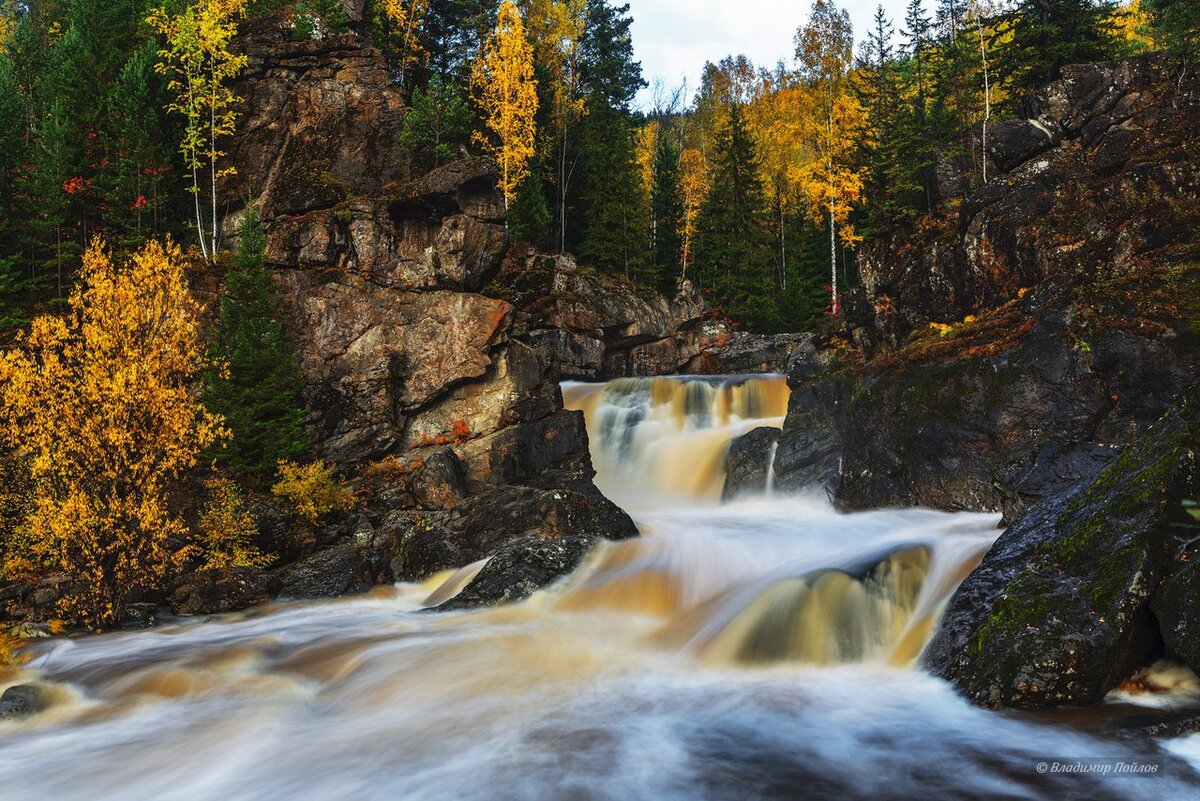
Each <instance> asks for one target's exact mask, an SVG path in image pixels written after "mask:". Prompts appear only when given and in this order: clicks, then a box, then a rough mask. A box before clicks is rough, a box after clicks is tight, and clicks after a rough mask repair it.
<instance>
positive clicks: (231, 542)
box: [200, 476, 274, 570]
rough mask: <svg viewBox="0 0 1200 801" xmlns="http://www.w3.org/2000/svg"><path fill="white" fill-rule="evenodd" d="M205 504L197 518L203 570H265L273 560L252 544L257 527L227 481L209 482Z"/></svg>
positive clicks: (239, 494) (237, 491) (238, 491)
mask: <svg viewBox="0 0 1200 801" xmlns="http://www.w3.org/2000/svg"><path fill="white" fill-rule="evenodd" d="M204 486H205V487H206V488H207V489H208V504H207V506H205V508H204V513H203V514H202V515H201V516H200V534H201V536H202V538H203V539H202V545H201V547H202V549H203V551H204V557H205V561H204V565H203V569H204V570H212V569H215V568H222V567H266V566H267V565H269V564H270V563H271V562H272V561H273V559H274V557H273V556H271V555H269V554H265V553H263V552H262V551H261V550H259V548H258V547H257V546H256V545H255V544H254V540H255V538H257V537H258V524H257V523H256V522H255V520H254V516H253V515H251V514H250V511H249V510H248V509H247V508H246V498H245V496H244V495H243V494H242V491H241V489H240V488H239V487H238V485H237V484H235V483H233V482H232V481H230V480H229V479H227V478H223V477H219V476H218V477H216V478H210V479H209V480H208V481H206V482H205V484H204Z"/></svg>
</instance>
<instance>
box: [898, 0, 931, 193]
mask: <svg viewBox="0 0 1200 801" xmlns="http://www.w3.org/2000/svg"><path fill="white" fill-rule="evenodd" d="M932 30H933V25H932V23H931V22H930V20H929V17H927V16H926V15H925V8H924V5H923V0H911V1H910V2H909V4H908V9H907V10H906V12H905V15H904V31H903V32H902V33H903V35H904V36H905V37H906V38H907V40H908V41H907V44H906V46H905V55H907V57H908V60H909V64H910V66H911V74H910V76H909V78H908V80H907V86H906V91H905V96H906V97H907V98H908V101H907V103H906V106H907V108H906V109H905V110H904V112H903V113H902V114H901V115H900V116H899V118H898V119H897V126H898V130H897V131H896V146H897V149H898V154H897V163H896V167H895V170H894V175H895V180H896V184H897V187H896V190H897V192H898V193H900V194H901V195H905V196H907V197H908V198H909V205H910V207H911V208H913V209H915V210H917V211H929V210H930V209H932V208H933V198H934V194H935V192H936V179H935V176H934V165H935V160H934V154H933V145H934V142H935V140H937V139H938V138H939V137H937V136H936V135H935V133H934V130H933V120H932V119H931V118H930V103H929V90H930V84H929V80H930V73H929V51H930V48H931V46H932V41H931V38H930V36H931V32H932Z"/></svg>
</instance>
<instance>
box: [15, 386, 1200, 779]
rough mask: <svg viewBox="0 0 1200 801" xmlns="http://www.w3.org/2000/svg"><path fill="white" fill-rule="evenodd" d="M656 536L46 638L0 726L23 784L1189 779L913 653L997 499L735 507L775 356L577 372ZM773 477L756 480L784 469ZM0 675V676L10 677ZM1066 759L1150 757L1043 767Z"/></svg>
mask: <svg viewBox="0 0 1200 801" xmlns="http://www.w3.org/2000/svg"><path fill="white" fill-rule="evenodd" d="M564 389H565V396H566V400H567V403H568V405H570V406H572V407H573V408H580V409H583V410H584V412H585V414H586V416H587V420H588V427H589V432H590V434H591V438H592V449H593V453H594V457H595V461H596V465H597V468H598V470H599V477H598V483H599V484H600V486H601V487H602V488H603V489H604V490H605V491H606V492H608V493H610V494H611V495H612V497H614V498H616V499H618V500H619V501H620V502H621V503H623V504H625V505H626V506H627V508H629V509H630V510H631V513H632V514H633V515H634V518H635V520H636V521H637V523H638V525H639V528H640V529H641V530H642V532H643V534H644V535H645V536H643V537H641V538H639V539H636V540H629V541H625V542H620V543H611V544H606V545H604V546H602V547H600V548H599V549H597V551H596V552H594V553H593V554H592V555H591V556H590V557H589V559H588V560H587V561H586V563H585V564H584V565H583V566H581V568H580V569H579V570H578V571H576V573H575V575H573V576H571V577H569V578H568V579H566V580H564V581H563V582H561V583H560V584H559V585H558V586H556V587H552V588H550V589H548V590H546V591H543V592H541V593H537V594H535V595H534V596H533V597H532V598H530V599H529V600H528V601H526V602H524V603H521V604H516V605H513V606H508V607H503V608H498V609H491V610H480V611H474V612H455V613H446V614H428V613H422V612H420V611H419V610H421V609H422V608H424V607H427V606H430V605H434V604H436V603H440V602H442V601H444V600H446V599H447V598H449V597H452V596H453V595H454V594H455V593H456V592H458V591H460V590H461V589H462V587H463V586H465V585H466V584H468V583H469V582H470V581H471V579H472V578H473V577H474V576H475V575H476V574H477V573H478V571H479V570H480V569H481V568H482V566H483V565H482V563H476V564H473V565H467V566H464V567H463V568H462V569H460V570H457V571H448V572H447V573H446V574H443V575H440V576H435V577H433V578H431V579H430V580H429V581H428V582H426V583H425V584H423V585H399V586H397V587H394V588H393V587H384V588H379V589H377V590H376V591H375V592H373V593H371V594H370V595H368V596H364V597H359V598H351V599H340V600H334V601H327V602H319V603H315V602H314V603H280V604H275V605H271V606H268V607H265V608H262V609H258V610H254V611H252V612H249V613H246V614H241V615H227V616H223V617H220V618H216V619H212V620H207V621H202V620H183V621H180V622H178V623H177V624H175V625H170V626H165V627H160V628H158V629H154V630H150V631H144V632H131V633H117V634H110V635H105V636H99V637H87V638H81V639H78V640H56V641H52V642H49V643H47V644H45V645H43V646H41V647H40V648H38V649H37V657H36V659H35V660H34V661H33V663H32V664H31V665H30V666H29V667H28V670H27V671H26V674H25V675H24V676H22V677H19V680H22V681H35V682H39V683H41V684H42V685H43V686H44V687H47V688H49V690H50V693H51V697H52V701H53V703H52V704H51V706H50V707H49V709H47V710H46V711H44V712H42V713H40V714H38V715H36V716H34V717H33V718H30V719H28V720H25V721H19V722H7V723H5V722H0V787H3V788H4V796H3V797H4V798H5V799H6V801H8V799H19V800H23V799H46V798H54V799H89V800H90V799H108V798H114V799H115V798H120V799H133V798H154V799H156V800H157V799H188V801H192V800H193V799H210V798H211V799H242V798H261V799H279V798H287V799H289V800H290V799H314V800H315V799H329V798H347V799H368V800H369V799H381V800H382V799H388V800H389V801H390V800H391V799H398V798H416V797H419V798H434V799H442V798H446V799H450V798H455V799H458V798H488V799H490V798H506V799H507V798H528V799H541V798H562V797H571V798H586V799H608V798H612V799H627V798H648V799H649V798H653V799H662V798H670V799H675V798H678V799H691V798H721V799H724V798H738V799H740V798H781V799H782V798H796V797H807V798H829V799H871V801H878V799H889V798H902V799H907V798H914V797H920V798H931V799H941V798H973V799H992V798H996V799H1019V798H1055V799H1057V798H1066V797H1079V798H1083V797H1086V798H1089V799H1128V798H1146V799H1150V798H1153V799H1156V801H1157V799H1161V798H1185V797H1196V794H1197V787H1200V780H1198V779H1197V777H1196V774H1194V773H1192V769H1191V768H1190V767H1189V764H1190V763H1189V761H1188V760H1191V762H1193V763H1195V764H1200V741H1196V740H1179V741H1174V742H1172V743H1170V744H1169V745H1168V749H1169V751H1170V752H1175V753H1178V754H1179V756H1173V755H1172V754H1171V753H1169V752H1168V751H1164V750H1160V749H1158V748H1157V747H1156V746H1153V745H1150V744H1137V743H1131V742H1130V741H1115V740H1110V739H1107V738H1104V737H1099V736H1094V735H1090V734H1086V733H1084V732H1083V731H1081V730H1080V729H1077V728H1068V727H1065V726H1061V725H1052V724H1050V723H1047V722H1043V721H1040V720H1038V719H1035V718H1030V717H1024V716H1017V715H1003V716H1002V715H995V714H992V713H989V712H986V711H983V710H980V709H977V708H974V707H971V706H970V705H968V704H967V703H966V702H965V701H963V700H961V699H960V698H958V697H957V696H956V695H955V694H954V692H953V691H952V690H951V688H949V687H948V686H947V685H946V684H944V683H943V682H941V681H938V680H935V679H933V678H931V677H929V676H928V675H926V674H924V673H923V672H922V671H921V670H920V669H919V668H917V667H915V666H914V663H915V662H916V659H917V657H918V655H919V653H920V651H921V649H922V647H923V646H924V643H925V642H926V641H927V640H928V637H929V634H930V632H931V631H932V630H933V628H934V627H935V626H936V625H937V620H938V617H939V615H940V612H941V609H942V606H943V605H944V603H945V601H946V599H947V598H948V597H949V595H950V594H951V593H952V592H953V590H954V588H955V587H956V586H957V585H958V584H959V583H960V582H961V581H962V579H963V578H964V576H965V575H966V574H967V573H968V572H969V571H970V570H971V569H972V567H973V566H974V565H975V564H976V563H977V562H978V560H979V559H980V558H981V556H982V554H983V553H984V551H986V549H987V548H988V547H989V545H990V543H991V542H992V541H993V540H994V538H995V537H996V535H997V533H998V531H997V529H996V528H995V524H996V519H995V517H994V516H991V515H973V514H946V513H940V512H932V511H925V510H879V511H872V512H864V513H858V514H838V513H836V512H835V511H834V510H832V509H831V508H830V507H829V505H828V503H827V501H826V500H825V499H824V497H817V496H814V497H778V496H774V495H769V494H767V493H765V492H764V496H763V497H761V498H755V499H749V500H742V501H738V502H737V503H731V504H724V505H721V504H719V502H718V501H719V498H720V494H721V493H720V485H721V483H722V482H723V473H724V468H723V457H724V453H725V451H726V450H727V448H728V443H729V441H730V439H731V438H732V437H733V436H735V435H736V434H738V433H741V432H743V431H745V430H747V429H749V428H753V427H755V426H758V425H779V424H780V422H781V420H782V416H783V413H784V408H785V406H786V402H787V389H786V385H785V384H784V382H783V381H782V379H779V378H778V377H771V376H756V377H749V378H721V379H708V378H705V379H697V380H691V379H684V378H677V379H631V380H625V381H620V382H613V383H612V384H609V385H580V384H574V385H568V386H566V387H565V388H564ZM765 489H766V488H765V487H764V490H765ZM0 688H2V685H0ZM1063 757H1087V758H1090V759H1099V758H1105V757H1113V758H1122V759H1126V760H1128V759H1130V758H1135V757H1141V758H1143V759H1155V760H1157V761H1158V762H1159V763H1160V764H1162V765H1163V766H1164V767H1163V769H1162V770H1161V771H1159V772H1157V773H1156V774H1155V775H1154V776H1152V777H1146V776H1144V775H1140V776H1139V775H1128V776H1104V777H1087V776H1083V777H1081V776H1078V775H1063V774H1055V773H1039V772H1037V771H1036V770H1035V769H1034V765H1035V764H1036V763H1037V762H1038V761H1041V760H1045V759H1054V758H1063Z"/></svg>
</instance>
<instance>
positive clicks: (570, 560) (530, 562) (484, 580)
mask: <svg viewBox="0 0 1200 801" xmlns="http://www.w3.org/2000/svg"><path fill="white" fill-rule="evenodd" d="M596 542H597V539H596V538H595V537H590V536H568V537H555V538H553V539H543V538H542V537H540V536H538V535H536V534H530V535H526V536H524V537H520V538H518V539H516V540H513V541H512V542H509V543H506V544H505V545H504V546H503V547H502V548H500V549H499V550H498V551H496V553H494V554H493V555H492V556H491V558H490V559H489V560H488V563H487V564H486V565H484V567H483V570H481V571H480V572H479V575H477V576H476V577H475V578H474V579H472V580H471V583H470V584H468V585H467V586H466V587H465V588H464V589H463V591H462V592H460V593H459V594H458V595H456V596H454V597H453V598H451V599H450V600H449V601H446V602H445V603H443V604H442V605H441V606H439V607H438V610H439V611H451V610H455V609H473V608H475V607H480V606H494V605H497V604H505V603H513V602H515V601H520V600H522V599H524V598H527V597H529V596H530V595H532V594H533V593H535V592H537V591H538V590H540V589H542V588H544V587H547V586H549V585H551V584H553V583H554V582H555V581H557V580H559V579H561V578H562V577H564V576H567V575H569V574H571V573H572V572H574V571H575V568H576V567H578V566H579V563H580V562H581V561H583V558H584V557H585V556H587V554H588V552H589V551H590V550H591V549H592V547H593V546H594V545H595V544H596Z"/></svg>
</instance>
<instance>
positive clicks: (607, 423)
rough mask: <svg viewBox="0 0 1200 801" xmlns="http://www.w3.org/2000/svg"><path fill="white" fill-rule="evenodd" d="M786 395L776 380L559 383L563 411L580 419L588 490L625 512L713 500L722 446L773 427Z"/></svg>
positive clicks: (721, 476) (721, 471) (721, 481)
mask: <svg viewBox="0 0 1200 801" xmlns="http://www.w3.org/2000/svg"><path fill="white" fill-rule="evenodd" d="M789 395H790V390H789V389H788V385H787V381H786V379H785V378H784V377H783V376H781V375H748V376H712V377H710V376H678V377H657V378H621V379H617V380H615V381H610V382H609V383H607V384H581V383H574V382H568V383H565V384H563V401H564V404H565V405H566V407H567V408H568V409H574V410H577V411H582V412H583V413H584V416H585V417H586V419H587V427H588V435H589V437H590V439H591V442H592V462H593V463H594V465H595V468H596V486H598V487H599V488H600V489H601V490H602V491H603V492H604V493H605V494H606V495H608V497H610V498H612V499H613V500H614V501H616V502H617V503H619V504H621V505H622V506H624V507H625V508H626V509H631V510H638V509H661V508H663V507H664V506H672V505H673V506H680V505H688V506H694V505H695V504H697V503H707V504H715V503H718V502H719V501H720V498H721V490H722V489H723V488H724V486H725V455H726V453H727V452H728V450H729V443H730V442H731V441H732V440H733V439H734V438H735V437H738V436H740V435H742V434H744V433H746V432H747V431H749V430H751V429H753V428H759V427H761V426H774V427H777V428H778V427H781V426H782V425H783V419H784V416H785V415H786V414H787V403H788V397H789Z"/></svg>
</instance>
